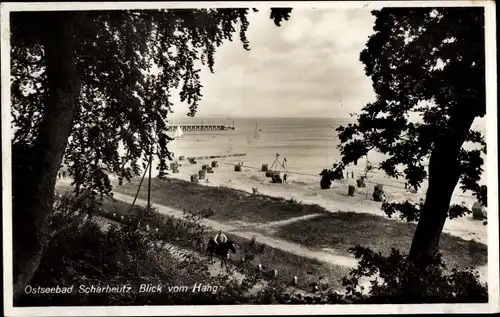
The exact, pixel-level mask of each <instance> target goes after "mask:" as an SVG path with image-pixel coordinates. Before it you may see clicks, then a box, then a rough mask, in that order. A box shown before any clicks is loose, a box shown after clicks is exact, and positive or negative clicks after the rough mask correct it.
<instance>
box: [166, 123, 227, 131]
mask: <svg viewBox="0 0 500 317" xmlns="http://www.w3.org/2000/svg"><path fill="white" fill-rule="evenodd" d="M178 126H180V127H181V129H182V131H184V132H187V131H224V130H234V127H231V126H227V125H224V124H176V125H171V126H168V127H167V130H168V131H169V132H173V131H175V130H176V129H177V127H178Z"/></svg>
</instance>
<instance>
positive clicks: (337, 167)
mask: <svg viewBox="0 0 500 317" xmlns="http://www.w3.org/2000/svg"><path fill="white" fill-rule="evenodd" d="M343 168H344V166H343V164H342V163H340V164H334V165H333V168H332V169H331V170H328V169H323V170H322V171H321V173H320V174H319V175H320V176H321V183H320V185H321V189H329V188H330V186H331V185H332V180H334V179H343V178H344V173H343Z"/></svg>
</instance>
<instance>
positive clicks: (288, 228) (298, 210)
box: [116, 179, 488, 268]
mask: <svg viewBox="0 0 500 317" xmlns="http://www.w3.org/2000/svg"><path fill="white" fill-rule="evenodd" d="M137 186H138V185H137V184H136V183H129V184H127V185H124V186H121V187H118V188H117V189H116V190H117V191H118V192H121V193H126V194H129V195H135V192H136V191H137ZM143 187H144V188H143V189H142V190H141V194H140V197H142V198H146V194H147V186H146V185H143ZM193 197H196V198H195V199H193ZM152 199H153V201H155V202H157V203H160V204H163V205H166V206H170V207H174V208H179V209H183V210H188V211H189V210H202V209H204V208H207V207H209V206H211V207H212V208H213V209H214V210H215V211H216V212H215V215H214V216H212V217H210V218H212V219H214V220H218V221H222V222H223V221H230V220H241V221H245V222H254V223H265V222H269V221H276V220H283V219H288V218H291V217H296V216H302V215H307V214H313V213H323V214H324V215H323V216H320V217H318V218H313V219H309V220H305V221H300V222H295V223H291V224H289V225H285V226H282V227H276V228H273V230H272V231H273V235H275V236H277V237H279V238H282V239H285V240H290V241H294V242H297V243H300V244H302V245H306V246H309V247H311V248H334V249H337V250H339V251H341V252H344V253H345V254H347V249H348V248H350V247H352V246H354V245H357V244H359V245H362V246H365V247H370V248H372V249H373V250H375V251H378V252H382V253H388V252H390V250H391V248H396V249H399V250H402V251H406V250H409V247H410V245H411V240H412V238H413V233H414V231H415V224H408V223H402V222H399V221H394V220H391V219H388V218H386V217H380V216H376V215H370V214H360V213H353V212H338V213H330V212H328V211H327V210H325V209H324V208H323V207H320V206H318V205H304V204H300V203H297V202H294V201H287V200H284V199H279V198H274V197H268V196H264V195H251V194H248V193H246V192H244V191H240V190H234V189H230V188H225V187H209V186H203V185H199V184H193V183H190V182H186V181H181V180H168V181H162V180H157V179H155V180H154V182H153V183H152ZM257 231H258V230H257ZM262 233H263V234H267V235H269V234H270V230H266V231H265V232H262ZM441 250H442V253H443V257H444V260H445V261H446V263H447V264H448V266H449V267H459V268H464V267H468V266H478V265H483V264H486V263H487V258H488V257H487V246H486V245H484V244H481V243H478V242H475V241H465V240H463V239H460V238H458V237H454V236H451V235H449V234H446V233H443V234H442V235H441Z"/></svg>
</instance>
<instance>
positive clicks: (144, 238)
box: [15, 196, 254, 306]
mask: <svg viewBox="0 0 500 317" xmlns="http://www.w3.org/2000/svg"><path fill="white" fill-rule="evenodd" d="M77 201H78V199H77V198H71V197H70V196H66V197H63V199H61V201H60V202H59V203H57V204H56V205H55V206H54V213H53V215H52V216H51V223H52V224H53V227H54V228H56V227H57V226H61V225H63V224H66V223H68V221H69V224H70V225H69V226H65V230H63V231H61V232H59V233H58V234H57V235H55V236H54V238H53V239H52V240H51V241H50V243H49V245H48V246H47V248H46V251H45V253H44V255H43V258H42V260H41V263H40V266H39V267H38V270H37V272H36V273H35V276H34V277H33V279H32V281H31V283H30V285H31V286H32V287H34V288H36V287H38V286H41V287H52V286H56V285H60V286H70V285H74V289H73V292H72V293H70V294H54V295H47V294H40V295H33V294H30V295H25V296H23V297H21V298H20V299H18V300H17V301H16V303H15V305H16V306H81V305H92V306H94V305H171V304H175V305H192V304H205V305H209V304H238V303H245V302H248V301H251V300H252V297H249V295H248V289H249V288H251V287H253V285H254V284H252V282H251V280H250V281H245V283H244V284H243V285H240V284H239V283H237V282H236V281H234V280H230V279H229V277H228V276H226V275H222V274H221V275H219V276H215V277H214V276H210V274H209V273H208V268H207V266H206V265H205V264H204V263H202V262H200V261H199V259H197V258H194V257H192V256H189V255H186V256H181V257H174V256H173V255H171V254H170V253H169V251H168V250H165V249H164V248H162V247H161V246H159V245H157V243H155V242H156V241H155V234H145V233H144V232H142V231H139V230H135V228H134V227H133V226H130V225H127V226H120V227H118V226H116V225H111V226H110V227H109V228H107V230H103V224H102V223H101V224H100V223H98V222H97V221H95V220H93V219H91V218H90V217H88V216H87V215H83V216H78V217H75V215H82V214H83V209H81V208H80V207H81V205H79V204H78V203H77ZM77 206H80V207H77ZM95 206H98V204H95ZM96 208H97V207H96ZM157 216H158V214H156V213H155V212H154V211H147V212H146V213H145V214H144V215H143V217H144V218H143V219H148V221H152V222H153V223H154V222H155V221H161V219H160V218H159V217H157ZM166 225H170V223H168V220H167V223H166ZM176 225H177V227H176V226H175V225H174V229H173V233H168V232H167V231H168V230H167V227H164V228H165V230H164V232H163V233H162V234H164V235H169V234H170V235H176V234H178V233H180V230H181V228H182V226H183V225H181V224H176ZM184 226H187V227H188V228H187V229H188V230H187V231H188V232H195V233H196V232H197V231H196V230H197V228H198V227H195V230H191V231H190V230H189V228H190V227H189V224H187V225H184ZM176 228H177V229H176ZM143 283H148V284H157V283H160V284H162V285H171V286H175V285H177V286H187V287H188V291H187V292H180V293H175V292H162V293H139V292H137V289H138V287H139V285H140V284H143ZM195 283H202V284H204V285H212V286H218V290H217V292H215V293H211V292H207V293H200V292H193V291H192V288H193V285H194V284H195ZM80 285H85V286H90V285H94V286H104V285H111V286H113V285H116V286H121V285H129V286H131V287H132V289H133V290H136V291H133V292H130V293H125V292H121V293H101V294H96V293H94V294H82V293H79V292H78V290H79V286H80Z"/></svg>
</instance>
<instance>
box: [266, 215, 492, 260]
mask: <svg viewBox="0 0 500 317" xmlns="http://www.w3.org/2000/svg"><path fill="white" fill-rule="evenodd" d="M415 228H416V225H415V224H413V223H402V222H397V221H393V220H391V219H387V218H383V217H379V216H374V215H370V214H359V213H353V212H339V213H332V214H325V215H322V216H319V217H318V218H313V219H308V220H305V221H301V222H294V223H291V224H288V225H285V226H282V227H279V228H276V230H275V234H276V235H277V236H278V237H280V238H282V239H286V240H291V241H294V242H297V243H300V244H303V245H307V246H309V247H312V248H334V249H337V250H340V251H341V252H344V253H345V254H347V249H348V248H350V247H352V246H354V245H356V244H359V245H361V246H364V247H369V248H371V249H372V250H374V251H376V252H382V253H384V254H388V253H389V252H390V250H391V248H395V249H399V250H402V251H405V250H409V248H410V246H411V241H412V238H413V233H414V232H415ZM440 246H441V252H442V253H443V258H444V260H445V262H446V263H447V266H449V267H459V268H465V267H469V266H478V265H483V264H486V263H487V261H488V255H487V246H486V245H484V244H481V243H478V242H475V241H466V240H463V239H460V238H458V237H454V236H451V235H449V234H446V233H443V234H442V235H441V240H440Z"/></svg>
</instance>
